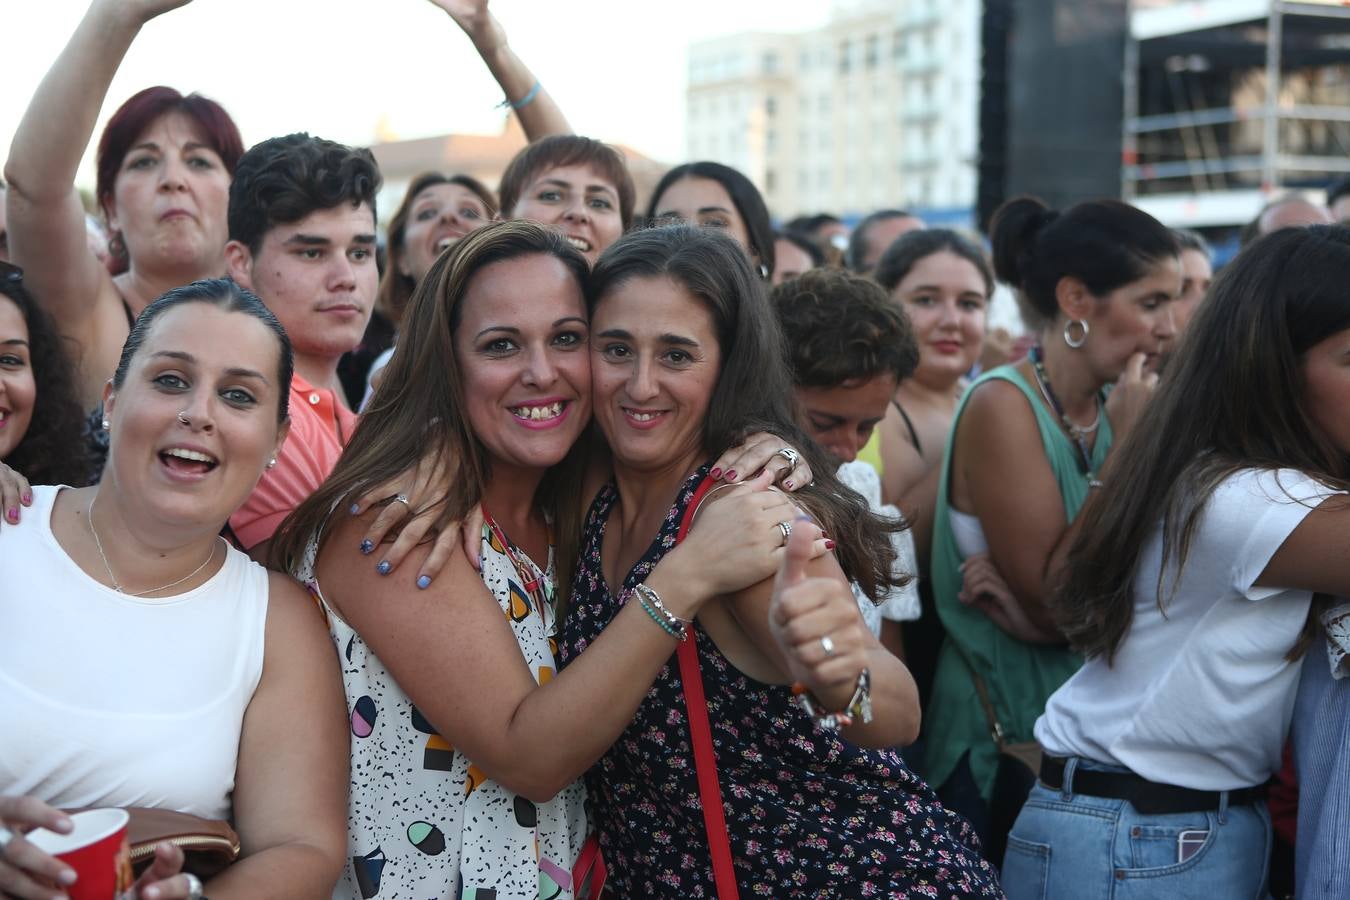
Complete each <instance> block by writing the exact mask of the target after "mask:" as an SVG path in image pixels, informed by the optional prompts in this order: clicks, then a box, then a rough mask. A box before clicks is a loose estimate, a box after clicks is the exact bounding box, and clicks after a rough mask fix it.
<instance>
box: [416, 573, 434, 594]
mask: <svg viewBox="0 0 1350 900" xmlns="http://www.w3.org/2000/svg"><path fill="white" fill-rule="evenodd" d="M417 586H418V587H419V588H421V589H422V590H424V591H425V590H426V589H427V588H429V587H431V576H430V575H418V576H417Z"/></svg>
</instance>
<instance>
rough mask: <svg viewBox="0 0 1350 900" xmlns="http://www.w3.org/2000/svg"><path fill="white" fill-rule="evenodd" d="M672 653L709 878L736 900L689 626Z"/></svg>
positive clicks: (704, 488) (698, 493)
mask: <svg viewBox="0 0 1350 900" xmlns="http://www.w3.org/2000/svg"><path fill="white" fill-rule="evenodd" d="M712 486H713V479H711V478H704V479H703V481H702V483H700V484H699V486H698V488H697V489H696V490H695V491H694V496H693V498H692V499H691V500H690V501H689V506H688V507H687V508H686V509H685V511H684V519H683V520H682V521H681V522H680V530H679V533H678V534H677V535H676V537H675V542H676V543H679V542H680V541H682V540H684V536H685V535H686V534H688V533H689V527H690V526H691V525H692V524H693V521H694V513H695V512H697V511H698V506H699V502H700V501H702V499H703V496H704V494H706V493H708V491H709V490H710V489H711V488H712ZM675 655H676V656H677V657H678V659H679V662H680V681H681V682H682V683H683V685H684V707H685V712H686V713H687V714H688V716H689V737H690V739H691V741H692V742H693V748H694V773H695V774H696V775H697V776H698V795H699V800H700V801H701V802H702V804H703V827H704V829H705V830H706V831H707V833H708V850H709V851H710V853H711V854H712V868H713V880H714V881H715V882H716V884H717V896H718V900H739V897H740V895H739V893H738V892H737V889H736V873H735V871H734V870H733V869H732V865H731V840H730V838H728V837H727V820H726V814H725V812H724V811H723V809H722V788H721V786H720V785H719V784H718V782H717V754H716V753H714V751H713V742H712V726H710V725H709V724H708V701H707V698H706V696H705V695H704V693H703V672H702V671H701V670H700V668H699V664H698V634H697V633H696V632H695V630H694V627H693V626H692V625H691V626H689V640H687V641H681V642H680V646H679V647H678V648H677V649H676V651H675Z"/></svg>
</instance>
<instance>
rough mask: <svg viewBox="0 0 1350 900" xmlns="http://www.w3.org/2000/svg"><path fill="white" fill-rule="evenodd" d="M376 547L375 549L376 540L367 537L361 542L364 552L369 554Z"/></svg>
mask: <svg viewBox="0 0 1350 900" xmlns="http://www.w3.org/2000/svg"><path fill="white" fill-rule="evenodd" d="M374 549H375V542H374V541H372V540H371V539H370V538H366V539H365V540H364V541H362V542H361V552H362V553H366V554H369V553H370V552H371V551H372V550H374Z"/></svg>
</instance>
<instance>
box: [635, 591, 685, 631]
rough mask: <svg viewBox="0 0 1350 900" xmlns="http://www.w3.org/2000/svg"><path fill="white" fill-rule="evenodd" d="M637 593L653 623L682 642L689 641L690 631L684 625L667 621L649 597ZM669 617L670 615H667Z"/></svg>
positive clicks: (640, 592) (639, 592)
mask: <svg viewBox="0 0 1350 900" xmlns="http://www.w3.org/2000/svg"><path fill="white" fill-rule="evenodd" d="M635 593H636V594H637V598H638V602H639V603H641V604H642V608H643V610H644V611H646V613H647V615H648V616H650V617H651V620H652V621H653V622H655V623H656V624H657V625H659V626H661V630H662V631H664V632H665V633H666V634H668V635H670V636H671V637H673V638H676V639H678V640H680V641H687V640H689V631H688V630H687V629H686V628H685V627H684V625H683V624H681V623H680V622H679V621H678V620H677V621H676V622H675V623H673V624H672V623H671V622H669V621H668V620H667V619H666V617H665V616H663V615H662V614H661V613H659V612H657V610H656V607H655V606H652V604H651V602H650V601H649V600H648V599H647V596H646V595H645V594H644V593H643V592H642V591H636V592H635ZM667 615H669V614H668V613H667Z"/></svg>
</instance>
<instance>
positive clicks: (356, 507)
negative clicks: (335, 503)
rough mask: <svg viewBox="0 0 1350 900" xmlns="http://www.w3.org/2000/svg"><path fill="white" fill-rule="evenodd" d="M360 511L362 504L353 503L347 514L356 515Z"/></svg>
mask: <svg viewBox="0 0 1350 900" xmlns="http://www.w3.org/2000/svg"><path fill="white" fill-rule="evenodd" d="M360 511H361V504H359V503H353V504H352V505H351V506H349V507H347V512H349V513H351V514H352V515H356V514H357V513H359V512H360Z"/></svg>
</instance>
